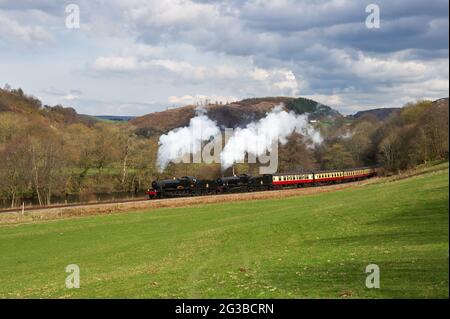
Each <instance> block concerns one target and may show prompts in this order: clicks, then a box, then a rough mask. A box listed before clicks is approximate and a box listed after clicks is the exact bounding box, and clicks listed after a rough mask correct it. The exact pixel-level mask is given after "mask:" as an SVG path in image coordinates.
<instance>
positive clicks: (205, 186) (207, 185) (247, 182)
mask: <svg viewBox="0 0 450 319" xmlns="http://www.w3.org/2000/svg"><path fill="white" fill-rule="evenodd" d="M374 175H376V168H374V167H362V168H355V169H346V170H330V171H314V172H301V173H289V174H287V173H286V174H273V175H272V174H265V175H259V176H251V175H247V174H241V175H234V176H229V177H222V178H219V179H217V180H207V179H206V180H205V179H197V178H195V177H194V176H183V177H180V178H173V179H165V180H160V181H154V182H152V186H151V188H150V189H149V190H148V191H147V192H146V193H147V195H148V197H149V199H153V198H165V197H184V196H201V195H213V194H224V193H243V192H253V191H265V190H271V189H282V188H288V187H305V186H317V185H326V184H335V183H343V182H350V181H356V180H361V179H365V178H369V177H372V176H374Z"/></svg>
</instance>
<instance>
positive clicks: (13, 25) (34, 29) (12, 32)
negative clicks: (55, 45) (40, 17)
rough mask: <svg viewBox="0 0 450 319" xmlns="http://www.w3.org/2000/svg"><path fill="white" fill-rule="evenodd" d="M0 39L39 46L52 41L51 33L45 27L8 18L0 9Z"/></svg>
mask: <svg viewBox="0 0 450 319" xmlns="http://www.w3.org/2000/svg"><path fill="white" fill-rule="evenodd" d="M0 26H1V27H0V41H1V40H2V39H3V40H5V41H7V42H11V43H19V44H25V45H26V46H41V45H44V44H48V43H51V42H53V36H52V34H51V33H50V32H49V31H47V30H46V29H45V28H43V27H41V26H36V25H23V24H20V23H18V22H17V21H15V20H13V19H10V18H9V17H8V16H7V15H5V14H3V13H2V11H0Z"/></svg>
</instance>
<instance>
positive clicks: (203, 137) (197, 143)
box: [157, 108, 220, 172]
mask: <svg viewBox="0 0 450 319" xmlns="http://www.w3.org/2000/svg"><path fill="white" fill-rule="evenodd" d="M196 113H197V115H196V116H195V117H193V118H191V120H190V122H189V126H185V127H180V128H176V129H173V130H172V131H170V132H169V133H167V134H164V135H161V136H160V138H159V149H158V158H157V165H158V168H159V170H160V171H161V172H162V171H164V169H165V168H166V167H167V165H168V164H169V163H170V162H174V161H176V160H180V159H181V158H182V157H184V156H186V155H190V154H196V153H197V152H200V151H201V147H202V142H203V141H207V140H209V139H210V138H211V137H214V136H216V135H217V134H220V129H219V127H218V126H217V124H216V122H214V121H213V120H211V119H210V118H208V116H207V115H206V111H205V110H204V109H201V108H197V109H196Z"/></svg>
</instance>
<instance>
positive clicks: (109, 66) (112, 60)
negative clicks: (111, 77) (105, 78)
mask: <svg viewBox="0 0 450 319" xmlns="http://www.w3.org/2000/svg"><path fill="white" fill-rule="evenodd" d="M92 67H93V69H95V70H98V71H134V70H137V69H138V68H139V64H138V61H137V60H136V58H135V57H119V56H109V57H105V56H100V57H98V58H97V59H96V60H95V62H94V63H93V66H92Z"/></svg>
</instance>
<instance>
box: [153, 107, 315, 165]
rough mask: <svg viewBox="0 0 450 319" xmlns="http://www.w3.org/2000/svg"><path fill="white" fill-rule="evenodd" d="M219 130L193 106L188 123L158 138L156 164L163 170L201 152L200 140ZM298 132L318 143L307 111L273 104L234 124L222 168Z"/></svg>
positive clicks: (268, 149)
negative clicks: (243, 122) (259, 116)
mask: <svg viewBox="0 0 450 319" xmlns="http://www.w3.org/2000/svg"><path fill="white" fill-rule="evenodd" d="M220 133H221V130H220V128H219V126H218V125H217V123H216V122H215V121H213V120H211V119H210V118H208V116H207V115H206V112H205V110H203V109H197V115H196V116H195V117H193V118H192V119H191V120H190V123H189V126H186V127H181V128H176V129H174V130H172V131H170V132H169V133H167V134H164V135H161V137H160V138H159V149H158V158H157V165H158V167H159V169H160V171H163V170H164V169H165V168H166V167H167V165H168V164H169V163H170V162H177V161H178V160H181V159H182V158H183V157H184V156H186V155H187V156H189V155H190V154H198V153H201V151H202V150H201V148H202V142H205V141H209V140H211V139H212V138H215V137H217V136H219V134H220ZM293 133H299V134H301V135H303V136H304V137H306V138H307V142H309V145H317V144H320V143H322V141H323V139H322V136H321V135H320V133H319V132H318V131H317V130H315V129H314V127H313V126H311V125H310V124H309V122H308V116H307V115H297V114H295V113H293V112H287V111H285V110H283V108H282V105H278V106H277V107H275V108H274V109H273V110H272V111H271V112H270V113H268V114H267V115H266V116H265V117H264V118H262V119H260V120H259V121H256V122H252V123H250V124H248V125H247V126H246V127H245V128H237V129H236V130H235V131H234V133H233V135H232V136H231V137H230V138H229V139H228V141H227V142H226V144H225V146H224V148H223V150H222V152H221V154H220V161H221V165H222V168H223V169H227V168H228V167H230V166H232V165H233V164H234V163H236V162H242V161H243V160H244V159H245V156H246V154H251V155H253V156H255V157H260V156H263V155H265V154H266V153H267V152H271V150H272V145H274V143H281V144H282V145H284V144H286V143H287V140H288V137H289V136H290V135H291V134H293Z"/></svg>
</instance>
